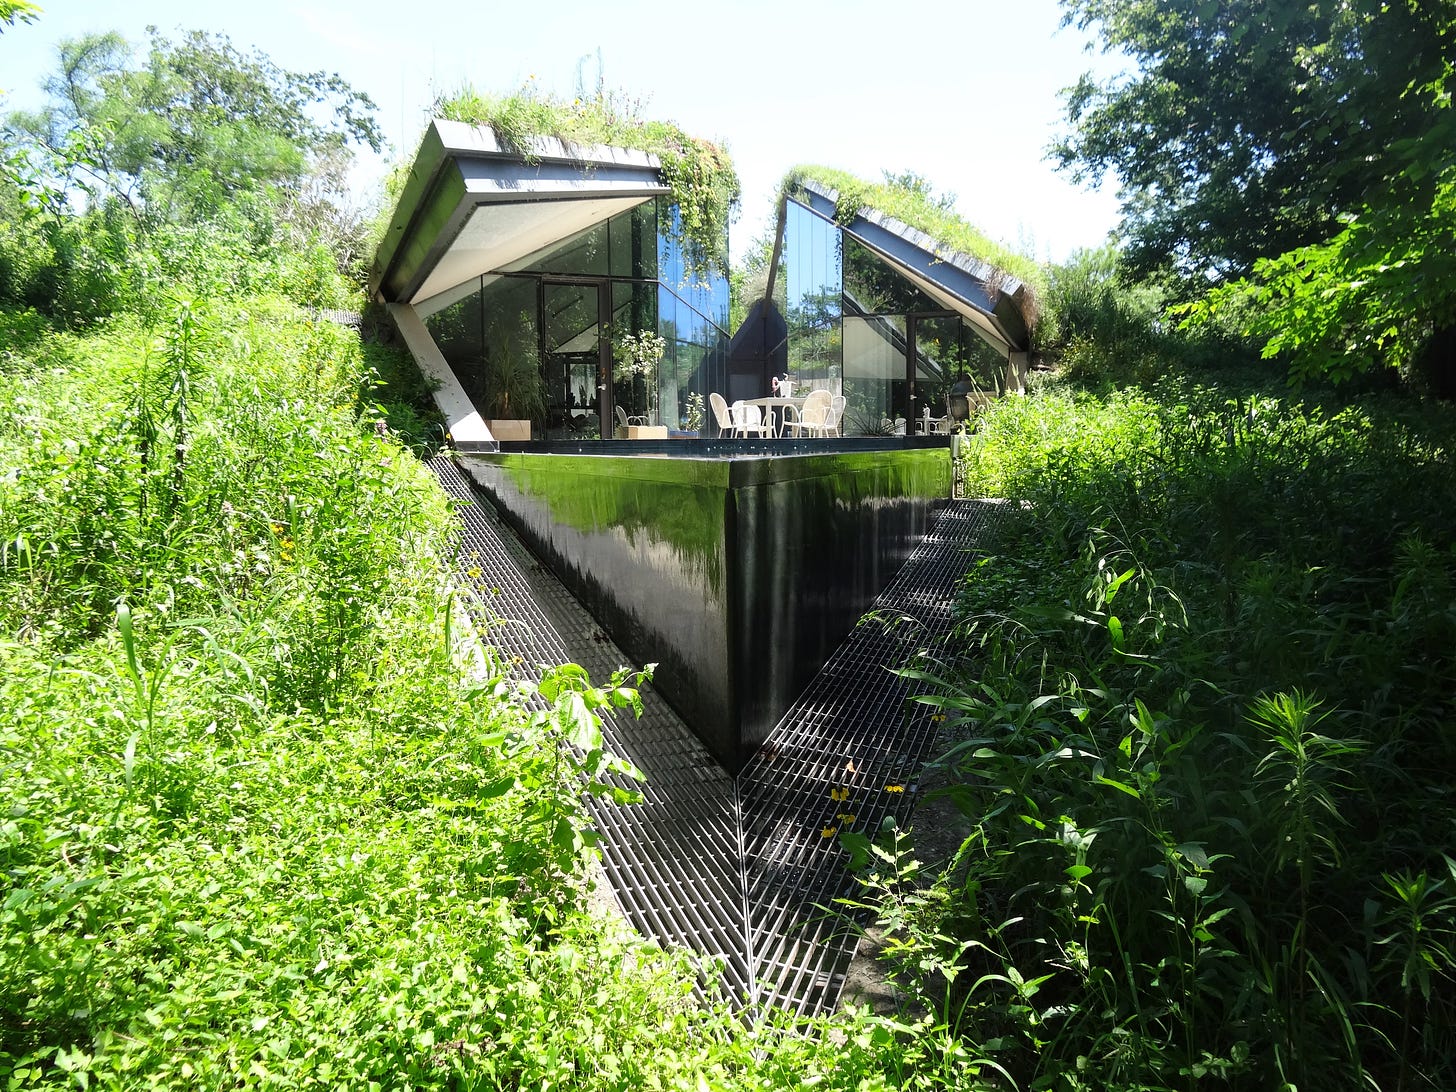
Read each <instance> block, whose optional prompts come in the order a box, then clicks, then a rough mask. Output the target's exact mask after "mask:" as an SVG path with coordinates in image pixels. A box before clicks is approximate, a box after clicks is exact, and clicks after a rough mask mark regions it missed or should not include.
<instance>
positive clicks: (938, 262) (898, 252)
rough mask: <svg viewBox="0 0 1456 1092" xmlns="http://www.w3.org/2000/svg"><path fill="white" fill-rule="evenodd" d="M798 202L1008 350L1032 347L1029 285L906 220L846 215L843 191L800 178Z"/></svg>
mask: <svg viewBox="0 0 1456 1092" xmlns="http://www.w3.org/2000/svg"><path fill="white" fill-rule="evenodd" d="M794 194H795V196H794V199H795V200H798V201H799V203H801V204H803V205H804V206H805V207H806V208H808V209H810V210H812V211H813V212H815V213H817V214H818V215H820V216H822V217H824V218H825V219H826V220H831V221H834V222H836V223H838V224H839V225H840V226H841V227H842V228H843V230H844V231H846V232H848V233H849V234H850V235H852V236H854V237H855V239H857V240H858V241H859V242H861V243H862V244H864V245H865V246H866V247H868V248H869V249H870V250H872V251H874V252H875V254H877V255H878V256H879V257H880V258H881V259H883V260H884V261H885V262H887V263H889V264H890V265H891V266H893V267H894V268H895V269H896V270H897V271H899V272H900V273H901V274H902V275H903V276H904V277H906V279H908V280H909V281H911V282H912V283H913V284H914V285H915V286H916V287H917V288H919V289H920V290H921V291H922V292H924V293H925V294H926V295H928V296H929V297H931V298H932V299H934V300H935V301H936V302H938V303H939V304H940V305H941V306H943V307H945V308H946V309H947V310H949V311H954V312H956V313H957V314H959V315H961V316H962V317H963V318H965V319H966V321H967V322H969V323H971V325H973V326H974V327H975V328H976V329H977V330H978V331H980V332H981V334H982V335H983V336H984V337H986V338H987V339H988V340H990V341H992V342H994V343H995V344H998V345H1001V346H1003V347H1004V348H1005V349H1007V350H1008V351H1015V352H1025V351H1026V350H1027V349H1028V348H1029V347H1030V333H1029V331H1028V328H1027V322H1026V317H1025V316H1026V311H1027V299H1026V297H1027V296H1028V294H1029V289H1028V287H1027V285H1026V284H1025V283H1023V282H1022V281H1021V280H1019V279H1018V278H1016V277H1013V276H1012V275H1010V274H1009V273H1006V272H1005V271H1003V270H1001V269H998V268H997V267H995V266H993V265H992V264H991V263H989V262H986V261H982V260H981V259H979V258H976V257H974V256H972V255H970V254H965V253H963V252H961V251H957V250H954V249H952V248H950V247H948V246H946V245H945V244H944V243H942V242H941V241H939V240H937V239H933V238H931V237H930V236H929V235H927V234H926V233H925V232H923V231H920V230H919V229H917V228H914V227H911V226H910V225H909V224H906V223H904V222H903V221H900V220H897V219H895V218H894V217H892V216H889V215H886V214H885V213H882V212H879V211H877V210H875V209H872V208H868V207H864V208H861V209H859V210H858V211H857V212H856V213H855V214H854V216H853V217H852V218H848V222H846V218H845V217H843V216H842V215H840V214H839V213H840V210H839V208H838V198H839V195H838V193H837V192H836V191H835V190H834V189H833V188H831V187H829V186H825V185H822V184H821V183H818V182H815V181H814V180H812V179H808V178H802V177H801V178H798V179H797V180H796V182H795V185H794Z"/></svg>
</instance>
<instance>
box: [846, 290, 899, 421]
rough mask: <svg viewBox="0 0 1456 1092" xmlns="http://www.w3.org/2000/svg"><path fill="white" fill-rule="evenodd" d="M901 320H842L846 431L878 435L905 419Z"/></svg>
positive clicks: (885, 317)
mask: <svg viewBox="0 0 1456 1092" xmlns="http://www.w3.org/2000/svg"><path fill="white" fill-rule="evenodd" d="M905 335H906V326H905V320H904V319H903V318H900V317H899V316H876V317H874V318H857V317H852V316H846V317H845V319H844V399H845V410H844V431H845V434H846V435H854V436H865V435H879V434H883V433H887V432H892V431H894V430H895V427H896V425H895V422H896V419H897V418H905V417H906V411H907V409H908V391H907V388H906V383H905V354H906V339H905Z"/></svg>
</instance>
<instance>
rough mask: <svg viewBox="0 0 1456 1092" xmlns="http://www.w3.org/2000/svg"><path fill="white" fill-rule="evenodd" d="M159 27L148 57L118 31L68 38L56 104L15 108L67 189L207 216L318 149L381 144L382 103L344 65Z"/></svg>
mask: <svg viewBox="0 0 1456 1092" xmlns="http://www.w3.org/2000/svg"><path fill="white" fill-rule="evenodd" d="M148 33H149V35H150V46H149V49H148V52H147V55H146V58H145V62H144V63H143V64H141V65H136V64H134V63H133V51H132V48H131V46H130V45H129V44H128V43H127V42H126V41H125V40H124V39H122V38H121V37H120V36H119V35H116V34H100V35H90V36H87V37H83V38H79V39H74V40H71V41H68V42H65V43H63V44H62V46H61V48H60V56H59V60H60V64H59V67H58V70H57V71H56V72H55V73H54V74H53V75H52V76H51V77H50V78H49V79H48V80H47V81H46V84H45V90H46V91H47V92H48V94H49V96H50V100H51V102H50V105H49V106H48V107H47V108H46V109H45V110H43V111H41V112H39V113H35V114H12V115H11V116H10V118H9V119H8V122H7V125H6V129H7V134H6V135H7V136H8V137H9V138H10V139H11V140H13V141H16V142H18V143H21V144H23V145H26V146H28V147H29V148H30V149H32V150H33V152H35V153H36V154H37V155H38V157H39V158H40V159H41V160H42V161H43V164H44V166H45V168H47V169H48V171H49V173H50V175H51V177H52V178H53V179H54V180H55V183H56V185H57V187H58V189H59V190H61V191H62V192H69V191H72V190H76V189H79V190H81V191H83V192H84V193H86V194H87V195H88V196H89V197H90V199H91V200H92V201H94V202H101V201H104V200H107V199H114V200H118V201H121V202H123V203H124V204H125V205H126V206H127V207H128V208H129V209H130V210H131V211H132V212H133V214H134V215H135V216H136V217H137V219H138V220H139V221H140V222H142V223H143V224H148V223H160V222H168V221H173V220H179V219H180V220H184V221H186V220H195V219H205V218H206V217H207V216H208V215H210V214H211V213H214V212H216V211H217V210H218V209H219V208H221V207H222V206H223V205H225V204H227V203H231V202H236V201H237V200H238V199H239V198H240V196H241V195H245V194H264V195H270V196H271V195H272V194H273V193H274V192H275V191H278V190H286V189H288V188H289V187H292V186H296V185H297V184H299V183H300V182H301V180H303V179H304V178H305V177H306V176H307V173H308V168H309V163H310V158H311V157H313V156H321V155H325V154H328V153H330V152H332V151H335V150H337V149H340V148H342V147H344V146H345V145H346V144H348V143H350V142H354V143H362V144H367V145H369V146H370V147H372V148H374V149H375V150H376V151H377V150H378V149H379V148H380V146H381V136H380V131H379V128H378V125H377V124H376V122H375V121H374V118H373V111H374V109H375V107H374V103H373V102H372V101H371V100H370V99H369V97H368V96H367V95H364V94H362V93H360V92H357V91H354V90H353V89H352V88H350V87H349V85H348V84H347V83H346V82H345V81H344V80H343V79H342V78H341V77H339V76H337V75H332V74H329V73H325V72H312V73H297V72H290V71H287V70H285V69H281V68H279V67H278V66H277V65H275V64H273V63H272V62H271V61H270V60H268V59H267V58H266V57H265V56H263V55H262V54H260V53H256V52H255V53H253V54H251V55H248V54H243V53H241V52H239V51H238V50H237V49H236V48H234V47H233V45H232V43H231V42H230V41H229V39H228V38H227V37H226V36H223V35H216V36H210V35H207V34H204V33H201V32H198V31H193V32H191V33H188V34H187V35H185V36H184V37H183V38H182V40H181V41H179V42H170V41H168V40H167V39H165V38H163V37H162V36H161V35H160V34H159V33H158V32H157V30H156V28H155V27H153V28H149V31H148ZM320 115H321V116H322V117H323V120H318V117H319V116H320Z"/></svg>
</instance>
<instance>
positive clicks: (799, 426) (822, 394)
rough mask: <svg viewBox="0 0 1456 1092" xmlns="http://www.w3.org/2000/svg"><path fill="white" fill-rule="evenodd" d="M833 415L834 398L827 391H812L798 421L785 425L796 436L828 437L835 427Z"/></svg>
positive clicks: (805, 400) (805, 401)
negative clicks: (832, 419)
mask: <svg viewBox="0 0 1456 1092" xmlns="http://www.w3.org/2000/svg"><path fill="white" fill-rule="evenodd" d="M833 414H834V396H833V395H831V394H830V393H829V392H828V391H825V390H817V391H810V392H809V397H808V398H806V399H804V408H803V409H801V410H800V411H799V416H798V419H797V420H794V421H786V422H785V424H786V425H787V427H788V429H789V431H790V432H791V433H793V435H795V436H828V435H830V434H831V433H830V429H831V428H832V427H833V422H832V421H831V417H832V416H833Z"/></svg>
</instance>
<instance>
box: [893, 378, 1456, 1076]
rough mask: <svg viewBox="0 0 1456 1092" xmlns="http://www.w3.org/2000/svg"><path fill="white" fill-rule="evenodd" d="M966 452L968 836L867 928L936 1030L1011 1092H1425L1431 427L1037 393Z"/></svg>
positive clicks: (1441, 1021)
mask: <svg viewBox="0 0 1456 1092" xmlns="http://www.w3.org/2000/svg"><path fill="white" fill-rule="evenodd" d="M972 445H973V454H972V459H971V468H972V469H971V474H972V476H973V482H972V488H975V487H979V490H978V491H979V492H981V493H983V494H987V495H992V496H1000V497H1005V498H1009V499H1013V500H1015V501H1018V502H1024V508H1023V507H1020V506H1019V507H1018V509H1017V511H1018V513H1019V515H1017V516H1016V517H1014V518H1012V519H1011V520H1009V521H1008V522H1007V524H1006V528H1005V532H1004V535H1003V536H1002V537H1001V538H1000V539H999V540H998V541H997V542H996V543H995V545H994V547H993V549H992V550H991V552H990V554H989V555H988V556H987V557H985V558H984V559H983V560H982V561H980V562H979V564H978V565H977V567H976V568H975V570H974V572H973V574H972V576H971V577H970V578H969V579H968V580H967V582H966V584H965V586H964V588H963V590H962V593H961V597H960V603H959V607H960V611H961V617H962V622H961V634H962V642H961V649H960V655H959V656H958V657H957V659H956V660H955V661H954V662H951V663H947V664H940V665H935V666H934V667H931V668H929V669H927V671H926V672H925V675H926V677H928V678H931V679H932V680H933V682H934V689H933V691H932V693H931V694H930V695H928V696H927V698H926V699H925V700H926V701H928V702H930V703H931V704H933V705H936V706H938V707H939V709H940V711H941V712H942V713H943V714H944V715H945V716H946V717H947V723H948V724H950V725H951V726H953V728H954V730H955V731H956V732H957V733H958V741H957V742H956V743H955V744H954V746H952V747H951V748H950V749H949V750H948V752H947V753H946V754H945V755H944V756H943V757H942V759H941V765H942V767H943V770H944V773H945V775H946V776H947V777H948V778H949V780H950V782H951V787H950V788H948V789H947V790H946V793H947V795H949V796H950V798H951V799H952V800H953V801H954V802H955V803H956V804H957V805H958V806H959V807H960V808H961V810H962V811H963V813H964V814H965V816H966V817H967V819H968V821H969V822H970V824H971V827H972V831H973V832H972V834H971V835H970V837H969V838H967V839H966V841H965V843H964V844H963V845H962V847H961V850H960V853H959V855H958V857H957V859H956V861H955V864H954V865H953V867H952V868H951V869H950V870H949V871H948V872H947V873H946V874H945V875H944V876H942V877H940V879H939V880H938V881H937V883H936V884H935V886H934V887H932V888H931V889H930V890H929V891H925V892H919V893H916V894H914V895H913V896H905V895H903V894H902V895H900V896H898V902H896V901H893V900H892V901H891V902H890V903H886V905H891V906H895V907H896V909H895V910H894V914H895V917H896V920H898V921H900V922H902V923H903V924H902V926H901V927H900V930H899V933H898V936H899V943H900V945H901V947H902V948H903V950H904V957H903V959H904V962H906V963H907V964H908V963H910V962H916V963H918V965H920V966H922V967H925V966H933V967H937V968H939V969H938V971H937V973H936V974H934V975H932V976H931V978H932V979H933V983H932V984H931V985H928V986H926V987H925V988H926V989H931V988H932V987H933V988H934V989H935V990H938V991H940V993H941V994H943V995H944V997H945V998H946V1001H945V1002H944V1004H945V1006H947V1007H946V1009H945V1011H946V1012H947V1014H948V1021H949V1025H950V1026H952V1027H955V1028H956V1029H958V1030H959V1031H960V1033H961V1034H963V1035H964V1036H965V1037H966V1038H967V1039H968V1041H970V1042H973V1043H977V1044H979V1045H980V1046H981V1047H982V1048H983V1049H986V1050H988V1051H991V1052H992V1054H991V1056H992V1057H994V1058H995V1059H996V1060H998V1061H999V1062H1000V1063H1001V1064H1002V1065H1004V1066H1005V1067H1006V1069H1007V1070H1008V1072H1010V1073H1011V1074H1012V1075H1013V1077H1014V1078H1015V1080H1016V1081H1017V1083H1018V1085H1019V1086H1021V1087H1031V1088H1058V1089H1062V1088H1065V1089H1080V1088H1088V1089H1091V1088H1097V1089H1121V1088H1127V1089H1146V1088H1193V1087H1201V1088H1209V1087H1218V1088H1234V1089H1243V1088H1249V1089H1252V1088H1261V1089H1262V1088H1289V1089H1292V1088H1295V1087H1324V1088H1339V1089H1346V1088H1349V1089H1354V1088H1371V1087H1378V1088H1389V1089H1425V1088H1438V1087H1449V1086H1450V1085H1451V1084H1452V1082H1453V1080H1456V1072H1453V1070H1452V1068H1451V1058H1452V1057H1453V1056H1456V1040H1453V1036H1452V1032H1451V1029H1452V1028H1453V1027H1456V981H1453V976H1456V962H1453V958H1452V948H1451V944H1452V941H1453V939H1456V912H1453V909H1456V903H1453V896H1456V862H1453V860H1452V858H1451V857H1450V856H1449V855H1448V854H1449V852H1450V849H1449V847H1450V845H1451V835H1452V833H1453V830H1456V806H1453V801H1452V795H1451V787H1450V785H1449V777H1448V776H1447V771H1449V770H1450V769H1451V768H1452V763H1453V760H1456V752H1453V742H1452V739H1451V736H1450V731H1449V725H1450V720H1451V714H1452V704H1451V694H1452V693H1453V692H1456V691H1453V684H1456V659H1453V655H1452V649H1453V648H1456V595H1453V592H1456V525H1453V524H1452V522H1451V520H1450V513H1451V512H1452V511H1453V510H1456V508H1453V505H1456V475H1453V473H1452V454H1453V450H1456V418H1453V414H1452V413H1451V411H1450V409H1449V407H1440V406H1429V405H1424V404H1421V403H1418V402H1415V401H1413V400H1405V399H1400V398H1394V397H1386V398H1376V397H1362V398H1357V399H1354V400H1346V402H1344V403H1343V404H1341V403H1328V404H1327V403H1322V402H1319V401H1316V400H1314V399H1313V398H1309V399H1307V400H1304V401H1300V400H1297V399H1294V398H1291V397H1288V396H1286V397H1274V396H1270V395H1268V394H1261V393H1257V392H1249V391H1245V392H1240V393H1238V394H1236V395H1232V394H1230V393H1229V392H1227V391H1225V390H1220V389H1218V388H1217V387H1213V386H1207V385H1203V386H1200V385H1197V384H1194V383H1191V382H1188V381H1183V380H1167V381H1164V382H1163V383H1160V384H1158V385H1156V386H1154V387H1152V388H1151V389H1148V390H1143V391H1123V392H1118V393H1114V394H1112V395H1110V396H1106V397H1094V396H1091V395H1087V394H1085V393H1079V392H1077V391H1075V390H1072V389H1069V388H1057V387H1055V386H1053V387H1049V388H1048V389H1046V390H1044V391H1043V392H1042V393H1041V394H1040V395H1039V396H1037V397H1034V398H1027V399H1020V400H1017V399H1013V400H1007V401H1005V402H1003V403H1001V404H999V405H998V406H997V407H995V408H994V409H993V410H992V411H991V412H990V413H989V414H988V415H987V416H986V418H985V419H984V420H983V421H982V423H981V425H980V428H979V430H978V432H977V433H976V435H975V436H974V437H973V440H972ZM886 867H888V868H889V869H890V874H891V875H893V871H894V867H895V864H894V861H891V862H890V864H889V865H888V866H886ZM882 875H883V868H882ZM876 882H879V883H883V882H884V880H883V879H881V880H880V881H876ZM907 899H908V901H907Z"/></svg>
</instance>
